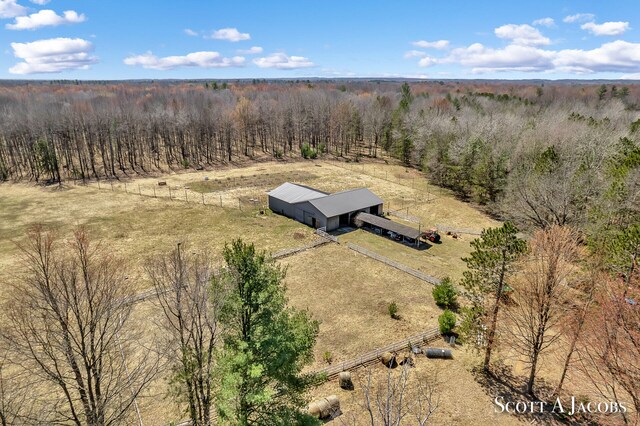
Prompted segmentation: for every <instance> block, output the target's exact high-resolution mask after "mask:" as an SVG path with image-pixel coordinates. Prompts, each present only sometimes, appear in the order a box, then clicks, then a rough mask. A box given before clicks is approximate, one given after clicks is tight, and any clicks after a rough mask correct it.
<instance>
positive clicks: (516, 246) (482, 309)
mask: <svg viewBox="0 0 640 426" xmlns="http://www.w3.org/2000/svg"><path fill="white" fill-rule="evenodd" d="M517 233H518V229H517V228H516V227H515V226H514V225H513V224H511V223H510V222H507V223H505V224H504V225H503V226H502V227H500V228H489V229H485V230H484V231H482V234H481V235H480V238H477V239H475V240H473V241H472V242H471V246H472V247H473V248H474V251H473V252H471V255H470V257H467V258H464V259H462V260H464V262H465V263H466V264H467V268H468V270H467V271H465V272H464V275H463V279H462V286H463V287H464V289H465V297H467V299H468V300H469V301H470V302H471V307H469V308H467V312H466V313H465V314H463V318H464V320H465V322H467V324H465V325H464V326H463V327H462V329H463V330H466V332H467V334H469V335H473V334H477V332H478V331H479V330H478V326H479V327H482V326H484V327H486V330H487V341H486V349H485V358H484V369H485V370H488V369H489V363H490V361H491V351H492V349H493V346H494V340H495V334H496V325H497V321H498V312H499V309H500V305H501V303H502V300H503V297H504V291H505V289H508V286H507V281H508V279H509V276H510V275H511V272H512V269H513V265H514V263H515V261H516V260H517V259H518V258H519V257H520V256H521V255H522V254H523V253H524V252H525V251H526V247H527V246H526V242H525V241H524V240H522V239H520V238H518V236H517V235H516V234H517ZM470 323H472V324H470ZM473 323H474V324H473ZM484 327H482V328H483V329H484Z"/></svg>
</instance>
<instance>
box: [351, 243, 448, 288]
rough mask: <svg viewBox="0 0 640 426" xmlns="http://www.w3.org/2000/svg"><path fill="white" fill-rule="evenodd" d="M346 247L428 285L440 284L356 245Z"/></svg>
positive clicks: (427, 276) (435, 279)
mask: <svg viewBox="0 0 640 426" xmlns="http://www.w3.org/2000/svg"><path fill="white" fill-rule="evenodd" d="M347 247H349V248H350V249H351V250H354V251H357V252H358V253H360V254H364V255H365V256H368V257H370V258H372V259H375V260H377V261H379V262H382V263H385V264H387V265H389V266H392V267H394V268H396V269H399V270H401V271H403V272H406V273H407V274H409V275H412V276H414V277H416V278H418V279H420V280H422V281H425V282H428V283H429V284H433V285H437V284H440V282H441V280H440V279H438V278H436V277H432V276H431V275H427V274H425V273H423V272H420V271H418V270H416V269H413V268H410V267H409V266H407V265H405V264H403V263H400V262H396V261H395V260H392V259H389V258H388V257H385V256H382V255H380V254H378V253H375V252H372V251H371V250H368V249H366V248H364V247H360V246H358V245H355V244H353V243H347Z"/></svg>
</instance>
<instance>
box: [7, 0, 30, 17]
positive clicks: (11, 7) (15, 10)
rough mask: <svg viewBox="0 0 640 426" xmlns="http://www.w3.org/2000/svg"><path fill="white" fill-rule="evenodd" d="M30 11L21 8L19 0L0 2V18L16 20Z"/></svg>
mask: <svg viewBox="0 0 640 426" xmlns="http://www.w3.org/2000/svg"><path fill="white" fill-rule="evenodd" d="M27 11H28V9H27V8H26V7H24V6H20V5H19V4H18V3H17V0H0V18H3V19H7V18H15V17H16V16H22V15H26V14H27Z"/></svg>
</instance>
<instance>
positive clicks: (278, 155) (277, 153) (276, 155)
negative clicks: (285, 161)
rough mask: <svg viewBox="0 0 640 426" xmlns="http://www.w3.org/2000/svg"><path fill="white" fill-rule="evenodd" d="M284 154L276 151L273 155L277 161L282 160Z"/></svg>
mask: <svg viewBox="0 0 640 426" xmlns="http://www.w3.org/2000/svg"><path fill="white" fill-rule="evenodd" d="M283 155H284V154H283V152H282V150H280V149H276V150H275V152H274V153H273V156H274V157H276V158H277V159H280V158H282V157H283Z"/></svg>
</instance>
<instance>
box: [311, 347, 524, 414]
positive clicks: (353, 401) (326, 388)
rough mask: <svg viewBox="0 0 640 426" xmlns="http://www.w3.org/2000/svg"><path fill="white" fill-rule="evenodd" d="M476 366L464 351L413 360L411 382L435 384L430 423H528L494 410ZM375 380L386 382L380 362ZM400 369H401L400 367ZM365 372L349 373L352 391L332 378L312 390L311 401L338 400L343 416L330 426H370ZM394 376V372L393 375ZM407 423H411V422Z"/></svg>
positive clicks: (492, 402)
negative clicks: (477, 377)
mask: <svg viewBox="0 0 640 426" xmlns="http://www.w3.org/2000/svg"><path fill="white" fill-rule="evenodd" d="M433 345H434V347H447V346H446V345H445V344H444V342H442V341H439V342H434V344H433ZM478 363H479V361H478V359H477V357H476V356H475V355H474V354H472V353H468V352H466V351H464V350H460V349H458V350H455V351H454V359H452V360H437V359H428V358H426V357H425V356H424V355H418V356H416V357H415V368H414V369H412V371H411V373H410V374H411V376H410V380H416V379H417V378H418V377H421V378H422V379H423V380H428V381H429V382H430V383H432V384H434V383H435V385H434V386H435V389H436V392H435V394H436V398H437V399H438V408H437V410H436V412H435V413H434V415H433V417H432V418H431V419H432V420H431V421H430V423H429V424H435V425H487V426H501V425H505V426H506V425H514V424H527V423H528V422H527V421H525V420H524V419H523V418H518V417H517V416H512V415H507V414H500V413H496V412H495V411H494V407H495V405H494V401H493V398H494V397H495V396H493V395H488V394H487V393H486V391H485V389H484V388H483V387H482V386H481V385H480V384H479V383H478V382H476V380H475V378H474V376H473V374H472V373H471V372H470V370H471V369H472V367H473V366H475V365H477V364H478ZM369 368H370V369H371V371H372V374H373V377H374V386H375V383H376V382H375V380H381V379H382V380H386V371H387V368H386V367H385V366H383V365H382V364H381V363H378V364H375V365H372V366H371V367H369ZM399 368H401V367H399ZM366 374H367V371H366V370H364V369H361V370H357V371H354V372H353V373H352V377H353V382H354V387H355V389H354V390H353V391H347V390H343V389H341V388H340V387H339V385H338V380H337V379H334V380H331V381H329V382H326V383H325V384H323V385H322V386H319V387H318V388H316V389H314V391H313V392H312V394H311V395H310V396H311V398H312V399H317V398H323V397H326V396H328V395H337V396H338V398H339V399H340V408H341V410H342V413H343V414H342V415H341V416H339V417H337V418H336V419H334V420H332V421H330V422H329V423H328V424H330V425H335V426H339V425H353V424H354V419H355V424H357V425H360V424H369V423H368V422H367V420H368V417H367V416H368V414H367V412H366V410H365V409H364V407H363V405H362V404H363V402H364V396H363V391H362V384H364V382H365V380H366ZM394 374H397V372H394ZM385 383H386V382H385ZM407 424H413V423H412V420H411V419H408V420H407Z"/></svg>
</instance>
